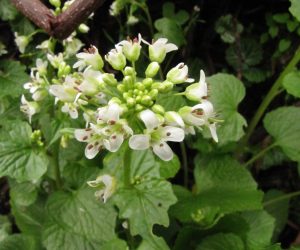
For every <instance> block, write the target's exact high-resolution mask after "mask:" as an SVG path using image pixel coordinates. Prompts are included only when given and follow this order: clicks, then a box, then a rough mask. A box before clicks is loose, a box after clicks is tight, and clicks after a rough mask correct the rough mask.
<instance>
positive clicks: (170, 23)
mask: <svg viewBox="0 0 300 250" xmlns="http://www.w3.org/2000/svg"><path fill="white" fill-rule="evenodd" d="M154 27H155V28H156V29H157V30H158V33H157V34H155V36H154V38H155V39H158V38H160V37H165V38H167V39H168V40H169V42H171V43H174V44H176V45H177V46H178V47H180V46H182V45H184V44H185V43H186V41H185V37H184V33H183V30H182V28H181V27H180V26H179V25H178V24H177V23H176V22H175V21H174V20H173V19H170V18H167V17H163V18H160V19H158V20H156V21H155V22H154Z"/></svg>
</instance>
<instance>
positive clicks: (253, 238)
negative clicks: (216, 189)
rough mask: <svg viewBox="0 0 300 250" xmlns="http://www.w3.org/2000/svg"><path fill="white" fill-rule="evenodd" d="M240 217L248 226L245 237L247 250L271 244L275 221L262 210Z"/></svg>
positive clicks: (245, 213) (262, 247) (246, 213)
mask: <svg viewBox="0 0 300 250" xmlns="http://www.w3.org/2000/svg"><path fill="white" fill-rule="evenodd" d="M242 216H243V218H244V219H245V220H246V221H247V223H248V225H249V231H248V232H247V235H246V246H247V250H257V249H264V248H265V247H268V246H269V245H270V244H271V239H272V235H273V230H274V225H275V219H274V218H273V217H272V216H271V215H269V214H268V213H267V212H265V211H263V210H260V211H251V212H244V213H243V214H242Z"/></svg>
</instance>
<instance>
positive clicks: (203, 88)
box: [184, 70, 207, 102]
mask: <svg viewBox="0 0 300 250" xmlns="http://www.w3.org/2000/svg"><path fill="white" fill-rule="evenodd" d="M184 94H185V96H186V97H187V98H188V99H189V100H191V101H198V102H199V101H201V100H202V98H203V97H206V96H207V83H206V81H205V74H204V71H203V70H200V80H199V82H198V83H194V84H192V85H190V86H188V87H187V88H186V90H185V92H184Z"/></svg>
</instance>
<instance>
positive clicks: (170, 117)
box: [165, 111, 185, 128]
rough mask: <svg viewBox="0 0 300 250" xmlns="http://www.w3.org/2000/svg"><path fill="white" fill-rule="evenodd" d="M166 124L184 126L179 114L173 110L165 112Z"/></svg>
mask: <svg viewBox="0 0 300 250" xmlns="http://www.w3.org/2000/svg"><path fill="white" fill-rule="evenodd" d="M165 120H166V124H167V125H170V126H179V127H181V128H184V127H185V124H184V121H183V120H182V118H181V116H180V115H179V114H178V113H177V112H175V111H168V112H166V113H165Z"/></svg>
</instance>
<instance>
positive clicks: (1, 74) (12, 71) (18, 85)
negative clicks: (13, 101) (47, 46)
mask: <svg viewBox="0 0 300 250" xmlns="http://www.w3.org/2000/svg"><path fill="white" fill-rule="evenodd" d="M25 69H26V68H25V66H24V65H22V64H20V63H19V62H17V61H12V60H3V61H0V88H1V92H0V98H2V97H4V96H6V95H9V96H12V97H19V96H21V94H22V93H23V84H24V83H25V82H27V81H28V80H29V76H28V75H27V74H26V73H25Z"/></svg>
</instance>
